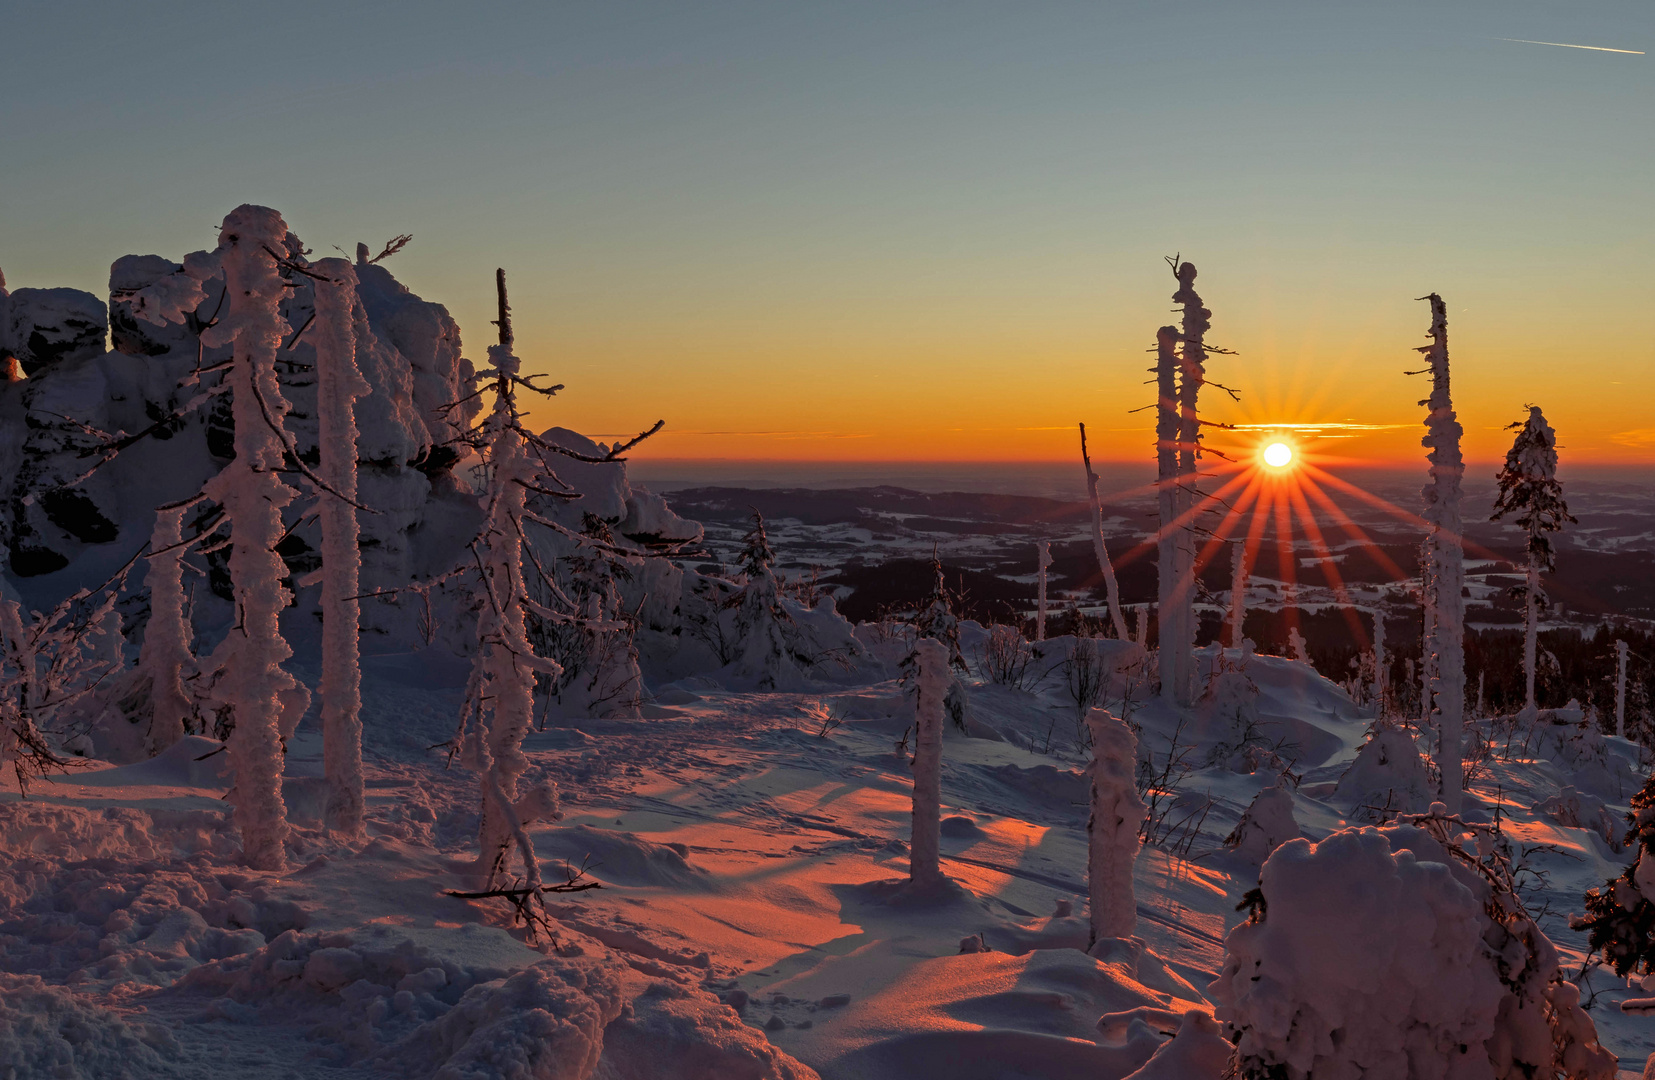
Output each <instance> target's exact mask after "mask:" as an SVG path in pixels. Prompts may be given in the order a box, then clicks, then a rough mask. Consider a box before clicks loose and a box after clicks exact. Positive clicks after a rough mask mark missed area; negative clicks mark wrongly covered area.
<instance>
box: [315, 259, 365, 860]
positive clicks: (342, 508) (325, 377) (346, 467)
mask: <svg viewBox="0 0 1655 1080" xmlns="http://www.w3.org/2000/svg"><path fill="white" fill-rule="evenodd" d="M314 269H315V271H316V272H317V273H318V274H320V275H322V276H323V277H325V278H327V279H328V280H326V281H317V282H316V283H315V296H316V309H315V310H316V330H315V336H314V339H313V340H314V341H315V344H316V416H317V424H318V439H317V443H318V446H319V448H320V451H321V458H320V461H319V462H318V465H317V468H318V471H319V473H320V475H321V476H322V478H323V479H324V480H326V481H327V483H328V484H329V485H330V486H331V487H332V488H333V490H334V491H335V492H337V493H338V497H337V498H324V499H322V501H321V507H320V511H319V513H320V517H321V523H322V685H321V691H322V748H323V749H322V760H323V767H324V771H325V773H326V776H327V784H328V800H327V811H326V821H327V825H328V828H329V829H332V830H335V831H337V832H339V833H340V834H342V835H344V836H347V837H352V836H358V835H360V834H361V832H362V805H363V784H362V718H361V715H360V714H361V709H362V669H361V663H360V659H359V656H358V650H359V648H360V628H361V608H360V602H359V601H358V600H357V598H356V597H357V593H358V592H360V589H359V588H358V582H359V580H360V577H361V572H362V554H361V550H360V547H359V546H358V539H359V530H358V527H357V519H356V505H355V503H356V454H357V451H356V401H357V399H358V398H362V397H366V396H367V395H368V392H369V386H368V382H367V380H366V379H364V378H363V377H362V371H361V369H360V368H359V367H358V366H357V360H356V337H357V327H356V319H355V318H354V314H355V311H356V309H357V306H358V302H357V298H356V284H357V282H356V270H355V268H353V267H352V266H351V264H350V263H349V262H348V261H346V260H345V259H321V260H319V261H318V262H317V263H316V264H315V266H314Z"/></svg>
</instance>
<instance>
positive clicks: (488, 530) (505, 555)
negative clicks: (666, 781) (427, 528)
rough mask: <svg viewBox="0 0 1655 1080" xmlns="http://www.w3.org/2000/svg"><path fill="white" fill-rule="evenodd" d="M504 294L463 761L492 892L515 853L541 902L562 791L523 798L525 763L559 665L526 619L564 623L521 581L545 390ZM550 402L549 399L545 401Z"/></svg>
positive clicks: (487, 433)
mask: <svg viewBox="0 0 1655 1080" xmlns="http://www.w3.org/2000/svg"><path fill="white" fill-rule="evenodd" d="M495 283H496V286H497V289H498V292H499V320H498V322H497V325H498V326H499V328H500V340H499V344H496V345H490V346H489V349H488V367H486V368H485V369H484V370H483V371H481V372H479V373H478V377H479V379H481V380H485V381H486V383H487V384H488V385H489V386H490V387H491V389H492V391H493V394H494V404H493V408H492V409H491V410H490V412H489V414H488V416H487V417H486V418H485V419H484V420H483V422H482V424H481V426H480V427H479V429H478V431H477V432H476V433H475V434H476V438H477V441H478V443H479V445H480V447H481V449H482V457H483V466H484V469H485V473H486V476H487V485H486V488H485V497H484V509H485V512H486V519H485V524H484V527H483V531H482V534H481V535H480V536H479V537H478V538H477V540H475V541H474V542H473V549H474V551H475V552H476V555H477V562H478V565H479V566H480V572H481V578H482V580H481V586H482V592H483V602H482V605H481V606H480V607H479V609H478V614H477V641H478V649H477V654H476V659H475V661H474V663H473V667H472V675H471V681H470V687H469V693H468V695H467V705H466V715H465V718H464V723H465V736H464V743H463V750H462V753H463V755H464V757H465V760H466V762H467V763H468V764H469V765H470V766H471V767H472V768H473V769H475V770H476V771H477V772H478V773H479V775H480V777H481V782H482V789H483V813H482V822H481V825H480V827H479V836H478V847H479V855H478V864H477V865H478V869H479V870H480V871H481V872H482V873H483V874H484V875H486V877H487V879H488V883H489V884H490V885H491V886H493V885H500V884H503V883H504V881H505V879H506V877H507V875H508V873H509V869H508V867H509V855H510V852H511V850H512V849H513V848H514V847H515V848H516V850H517V853H518V856H519V859H520V860H521V864H522V873H523V876H522V879H521V889H522V890H523V895H524V896H525V897H527V898H529V899H532V900H533V901H534V902H535V903H539V902H540V898H541V876H540V864H539V861H538V860H537V859H536V857H535V853H534V844H533V843H532V842H531V841H530V839H529V835H528V830H527V825H529V824H530V823H532V822H534V821H536V820H545V819H548V818H555V817H557V816H558V815H559V809H558V793H557V786H556V785H555V784H553V783H551V782H550V781H547V782H545V783H543V784H541V785H539V786H537V787H535V788H533V789H531V790H530V791H528V792H526V793H525V792H521V791H520V787H521V780H522V777H523V774H524V773H525V772H526V771H527V770H528V767H529V761H528V758H527V757H525V756H524V754H523V738H524V736H526V735H527V734H528V733H529V729H530V727H531V726H532V725H533V721H534V685H535V675H536V674H543V675H546V676H547V677H548V678H551V679H556V678H558V677H559V676H560V675H561V674H562V669H561V668H560V667H559V666H558V664H557V662H556V661H555V660H551V659H548V658H546V657H542V656H538V655H536V654H535V651H534V648H533V647H532V645H531V644H530V643H529V639H528V634H527V632H526V630H525V627H524V612H525V610H535V612H536V614H539V615H541V616H542V617H545V618H549V619H559V618H566V617H567V615H566V614H563V613H559V612H556V611H553V610H551V609H549V608H546V607H545V606H544V605H540V604H537V603H536V602H535V601H534V600H533V599H532V598H530V597H529V595H528V591H527V589H526V587H525V585H524V580H523V535H524V534H523V523H524V521H525V520H528V514H527V513H526V511H525V507H524V502H525V499H526V497H527V495H528V493H529V492H530V491H534V490H546V491H549V490H551V489H547V488H544V487H543V486H542V484H543V481H544V480H545V477H544V476H543V473H544V469H543V467H542V466H541V465H540V464H539V463H538V461H537V459H536V458H535V457H534V456H533V455H532V454H531V453H530V452H529V449H528V441H527V438H526V432H525V431H524V430H523V427H522V422H521V416H520V415H519V413H518V409H517V391H518V390H519V388H522V387H528V388H530V389H534V390H539V389H540V388H538V387H535V386H534V385H533V383H532V381H530V380H529V379H525V378H524V377H523V376H521V375H520V374H519V372H520V370H521V367H522V365H521V362H520V361H519V360H518V358H517V356H516V355H515V354H514V353H513V352H512V344H513V337H512V328H511V309H510V306H509V305H508V304H507V301H506V283H505V271H503V270H500V271H496V272H495ZM542 392H545V391H542Z"/></svg>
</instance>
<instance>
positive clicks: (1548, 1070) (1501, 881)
mask: <svg viewBox="0 0 1655 1080" xmlns="http://www.w3.org/2000/svg"><path fill="white" fill-rule="evenodd" d="M1441 810H1442V807H1441V804H1440V803H1439V804H1436V808H1435V812H1434V813H1433V814H1432V815H1429V816H1425V817H1421V818H1419V819H1416V822H1417V824H1408V825H1396V826H1391V827H1388V828H1384V829H1372V828H1362V829H1345V830H1342V831H1340V832H1337V833H1334V834H1333V835H1332V836H1330V837H1328V838H1327V839H1326V840H1324V841H1322V842H1321V843H1319V844H1311V843H1309V842H1308V841H1305V840H1302V839H1301V840H1293V841H1289V842H1288V843H1286V844H1283V845H1282V846H1281V847H1279V848H1277V849H1276V850H1275V852H1274V853H1272V854H1271V856H1270V858H1269V859H1268V860H1266V861H1265V863H1264V867H1263V869H1262V871H1261V874H1260V883H1259V888H1258V889H1257V890H1256V891H1254V892H1253V893H1251V894H1249V900H1250V901H1251V902H1252V917H1251V918H1250V919H1249V920H1248V921H1247V922H1245V923H1243V924H1241V925H1240V926H1238V927H1236V928H1235V929H1234V930H1233V931H1231V932H1230V935H1229V937H1228V938H1227V939H1226V941H1225V963H1224V969H1223V972H1222V973H1221V974H1220V975H1219V977H1218V979H1217V981H1215V982H1214V983H1213V984H1212V987H1211V988H1210V991H1209V993H1210V994H1211V995H1212V997H1213V1000H1214V1001H1215V1002H1216V1003H1217V1006H1218V1008H1217V1010H1216V1012H1215V1015H1216V1016H1217V1018H1218V1019H1219V1020H1220V1021H1222V1022H1223V1023H1224V1025H1225V1028H1226V1030H1227V1032H1228V1033H1229V1035H1230V1037H1231V1038H1232V1039H1233V1040H1234V1042H1235V1046H1236V1054H1237V1058H1238V1073H1237V1075H1238V1076H1240V1077H1242V1078H1243V1080H1312V1078H1314V1080H1323V1078H1327V1077H1334V1078H1338V1077H1359V1076H1397V1077H1420V1078H1442V1080H1449V1078H1454V1080H1461V1078H1464V1080H1472V1078H1488V1080H1520V1078H1521V1080H1527V1078H1531V1077H1536V1076H1546V1077H1558V1078H1568V1080H1611V1078H1612V1077H1613V1076H1614V1075H1615V1058H1614V1055H1612V1054H1610V1053H1609V1052H1607V1051H1606V1050H1604V1049H1603V1047H1602V1046H1600V1045H1599V1044H1598V1041H1597V1032H1596V1030H1595V1028H1594V1027H1593V1024H1592V1021H1591V1019H1590V1017H1589V1016H1588V1015H1587V1014H1586V1012H1585V1011H1584V1010H1582V1009H1581V1008H1580V1005H1579V991H1578V990H1577V989H1576V988H1575V986H1574V985H1573V984H1572V983H1570V982H1568V981H1566V980H1565V979H1564V977H1563V974H1562V971H1561V969H1560V967H1559V963H1558V956H1557V950H1556V948H1555V947H1553V945H1552V943H1551V942H1550V941H1548V940H1547V939H1546V937H1545V935H1544V934H1542V933H1541V932H1540V929H1539V927H1538V926H1536V925H1535V923H1534V921H1533V920H1532V919H1531V918H1530V917H1529V916H1528V914H1527V913H1526V912H1525V911H1524V910H1523V907H1522V904H1521V903H1520V902H1519V901H1518V899H1517V897H1516V894H1515V892H1514V891H1513V890H1512V889H1511V879H1510V864H1509V860H1508V859H1507V858H1506V857H1505V856H1504V855H1503V854H1502V853H1501V851H1500V849H1499V845H1498V843H1497V838H1495V837H1494V836H1493V834H1492V830H1491V829H1489V828H1488V827H1486V826H1485V827H1481V828H1482V831H1481V832H1479V833H1478V847H1479V849H1482V850H1483V851H1484V854H1483V855H1482V856H1481V857H1479V856H1473V855H1470V854H1468V853H1466V852H1465V851H1464V850H1463V849H1461V848H1460V847H1459V846H1458V844H1457V843H1451V842H1449V841H1450V840H1451V839H1452V838H1454V837H1455V836H1456V835H1457V834H1458V833H1461V832H1463V831H1464V828H1465V827H1464V826H1463V825H1462V824H1461V823H1459V822H1458V821H1457V820H1455V819H1451V818H1449V817H1447V816H1446V815H1444V814H1443V813H1442V812H1441Z"/></svg>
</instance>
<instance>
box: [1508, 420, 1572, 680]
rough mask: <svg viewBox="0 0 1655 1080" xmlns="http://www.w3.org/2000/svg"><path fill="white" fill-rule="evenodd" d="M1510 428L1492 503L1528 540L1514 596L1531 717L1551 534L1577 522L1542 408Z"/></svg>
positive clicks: (1551, 565) (1553, 557) (1551, 561)
mask: <svg viewBox="0 0 1655 1080" xmlns="http://www.w3.org/2000/svg"><path fill="white" fill-rule="evenodd" d="M1510 427H1513V428H1517V429H1519V430H1518V432H1517V439H1516V440H1515V441H1514V442H1513V443H1512V444H1511V449H1510V450H1509V451H1507V452H1506V464H1505V467H1504V468H1502V469H1501V470H1500V473H1499V476H1498V478H1497V479H1498V481H1499V484H1500V493H1499V495H1498V496H1497V497H1496V498H1495V500H1494V514H1493V516H1492V517H1491V518H1490V520H1492V521H1500V520H1503V519H1504V518H1507V517H1511V516H1512V515H1515V516H1516V522H1517V525H1518V526H1519V527H1520V528H1522V530H1523V531H1524V532H1525V533H1526V534H1527V553H1528V561H1527V564H1526V567H1525V572H1526V573H1525V580H1524V583H1523V584H1522V585H1521V586H1519V587H1518V589H1517V590H1516V591H1517V592H1519V593H1520V594H1521V595H1522V597H1523V612H1524V632H1523V692H1524V706H1523V707H1524V708H1525V709H1527V710H1528V711H1530V712H1533V711H1534V709H1535V708H1536V704H1535V699H1534V669H1535V642H1536V638H1537V631H1538V629H1539V622H1540V610H1541V608H1543V607H1544V606H1545V604H1546V594H1545V592H1544V591H1542V589H1541V587H1540V575H1541V573H1542V572H1549V571H1551V570H1554V569H1556V568H1557V553H1556V552H1555V551H1553V550H1552V541H1551V536H1550V534H1551V533H1554V532H1557V531H1559V530H1560V529H1562V528H1563V524H1564V522H1573V521H1574V520H1575V519H1574V518H1572V517H1570V516H1569V504H1568V503H1566V502H1564V501H1563V485H1562V484H1560V483H1558V480H1557V435H1556V433H1555V432H1553V431H1552V428H1551V425H1550V424H1548V423H1546V417H1545V416H1544V415H1543V414H1542V413H1541V412H1540V407H1539V406H1538V405H1530V406H1529V416H1528V419H1527V420H1519V421H1517V422H1515V423H1513V424H1511V425H1510Z"/></svg>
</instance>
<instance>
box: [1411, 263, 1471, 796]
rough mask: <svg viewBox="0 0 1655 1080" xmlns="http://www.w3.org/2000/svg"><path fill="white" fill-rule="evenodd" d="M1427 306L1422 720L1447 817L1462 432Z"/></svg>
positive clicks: (1459, 694) (1460, 600)
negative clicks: (1429, 732) (1426, 709)
mask: <svg viewBox="0 0 1655 1080" xmlns="http://www.w3.org/2000/svg"><path fill="white" fill-rule="evenodd" d="M1425 299H1427V300H1428V301H1430V304H1431V329H1430V330H1429V331H1428V333H1427V336H1428V337H1430V339H1431V344H1429V345H1425V346H1422V347H1421V348H1420V349H1419V350H1418V351H1419V352H1421V353H1423V354H1424V355H1425V356H1426V358H1427V359H1428V360H1429V361H1430V366H1429V367H1427V368H1426V369H1425V370H1426V371H1428V372H1429V373H1430V375H1431V396H1430V397H1428V398H1426V399H1425V400H1424V401H1421V402H1420V404H1421V405H1423V406H1425V407H1426V409H1427V410H1428V412H1427V414H1426V418H1425V429H1426V432H1425V438H1424V440H1423V445H1424V446H1425V448H1426V449H1427V450H1429V451H1430V453H1428V454H1427V455H1426V459H1427V460H1428V461H1429V462H1430V467H1431V481H1430V483H1428V484H1426V486H1425V488H1424V490H1423V492H1422V494H1423V495H1424V497H1425V510H1424V513H1423V516H1424V518H1425V521H1426V523H1427V525H1428V526H1429V532H1428V533H1427V534H1426V538H1425V552H1426V555H1427V558H1426V560H1425V564H1424V565H1425V568H1426V577H1425V582H1426V592H1427V594H1428V599H1427V604H1428V607H1427V611H1428V619H1429V621H1428V623H1427V631H1428V633H1427V637H1426V642H1425V650H1426V655H1427V656H1428V657H1429V658H1430V659H1431V662H1432V667H1431V670H1432V679H1431V685H1430V690H1431V697H1432V702H1431V708H1430V713H1431V716H1432V718H1433V719H1434V720H1435V722H1436V728H1437V766H1438V768H1439V769H1441V771H1442V801H1443V802H1444V803H1445V804H1446V805H1447V806H1448V810H1449V812H1450V813H1456V814H1457V813H1459V809H1460V799H1461V787H1462V786H1463V784H1464V777H1463V775H1462V774H1461V756H1462V755H1461V743H1462V740H1463V739H1464V738H1465V598H1464V595H1463V593H1464V589H1465V545H1464V540H1463V537H1462V533H1463V531H1464V525H1463V522H1462V518H1461V512H1460V499H1461V491H1460V486H1461V480H1462V479H1463V477H1464V476H1465V459H1464V457H1462V456H1461V454H1460V436H1461V435H1462V434H1463V429H1462V428H1461V427H1460V422H1459V419H1458V418H1457V417H1456V416H1455V414H1454V402H1453V398H1452V396H1451V394H1450V392H1449V391H1450V387H1449V378H1448V309H1447V307H1446V306H1445V305H1444V304H1443V302H1442V297H1440V296H1438V295H1437V294H1436V293H1432V294H1430V296H1428V297H1426V298H1425Z"/></svg>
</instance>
